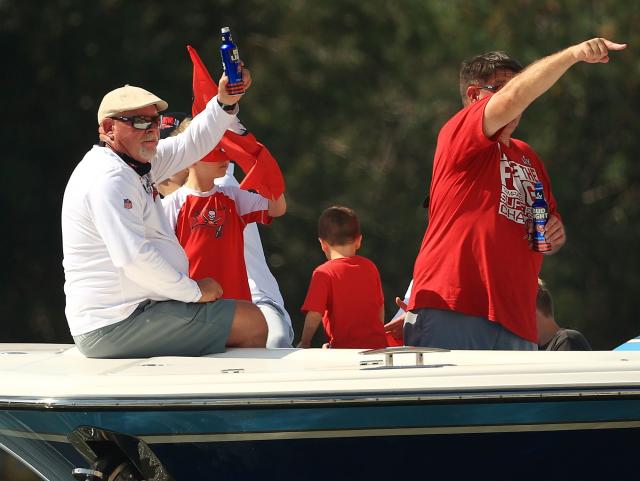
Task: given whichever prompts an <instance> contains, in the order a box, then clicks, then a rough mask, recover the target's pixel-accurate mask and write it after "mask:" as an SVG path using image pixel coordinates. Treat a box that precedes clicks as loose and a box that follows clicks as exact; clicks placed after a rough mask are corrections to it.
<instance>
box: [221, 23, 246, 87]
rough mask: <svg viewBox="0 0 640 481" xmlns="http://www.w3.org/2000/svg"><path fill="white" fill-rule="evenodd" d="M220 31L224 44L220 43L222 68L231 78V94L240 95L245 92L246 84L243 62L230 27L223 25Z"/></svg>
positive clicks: (229, 85)
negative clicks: (243, 80)
mask: <svg viewBox="0 0 640 481" xmlns="http://www.w3.org/2000/svg"><path fill="white" fill-rule="evenodd" d="M220 33H221V34H222V44H221V45H220V56H221V57H222V68H223V69H224V73H225V74H226V76H227V77H228V78H229V84H228V86H227V91H228V92H229V93H230V94H231V95H240V94H242V93H244V84H243V83H242V64H241V63H240V54H239V53H238V47H237V46H236V44H235V43H233V39H232V38H231V29H230V28H229V27H223V28H222V29H221V30H220Z"/></svg>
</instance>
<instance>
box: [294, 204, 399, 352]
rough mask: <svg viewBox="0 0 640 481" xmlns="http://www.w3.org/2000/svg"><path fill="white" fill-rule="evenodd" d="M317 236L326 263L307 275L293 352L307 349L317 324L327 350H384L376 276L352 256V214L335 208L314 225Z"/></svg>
mask: <svg viewBox="0 0 640 481" xmlns="http://www.w3.org/2000/svg"><path fill="white" fill-rule="evenodd" d="M318 237H319V239H318V240H319V241H320V246H321V247H322V251H323V252H324V254H325V256H326V257H327V259H328V260H327V262H325V263H324V264H322V265H321V266H319V267H317V268H316V270H314V271H313V275H312V276H311V284H310V285H309V291H308V292H307V297H306V299H305V301H304V305H303V306H302V309H301V310H302V312H305V313H306V317H305V321H304V328H303V331H302V338H301V340H300V342H299V343H298V347H305V348H306V347H310V346H311V338H312V337H313V335H314V333H315V332H316V330H317V329H318V326H319V325H320V323H321V322H322V324H323V326H324V330H325V333H326V334H327V337H328V338H329V343H328V344H329V347H333V348H356V349H377V348H381V347H386V346H387V341H386V336H385V333H384V328H383V322H384V320H383V319H384V297H383V294H382V283H381V282H380V274H379V273H378V269H377V268H376V266H375V264H374V263H373V262H371V261H370V260H369V259H367V258H365V257H362V256H359V255H356V251H357V250H358V249H359V248H360V244H361V242H362V235H361V234H360V225H359V223H358V218H357V217H356V214H355V212H353V210H351V209H349V208H347V207H341V206H333V207H329V208H328V209H326V210H325V211H324V212H323V213H322V214H321V215H320V219H319V220H318Z"/></svg>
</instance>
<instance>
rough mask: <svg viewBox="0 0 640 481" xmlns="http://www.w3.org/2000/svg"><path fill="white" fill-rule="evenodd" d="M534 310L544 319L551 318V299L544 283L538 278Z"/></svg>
mask: <svg viewBox="0 0 640 481" xmlns="http://www.w3.org/2000/svg"><path fill="white" fill-rule="evenodd" d="M536 310H537V311H540V313H541V314H543V315H544V316H546V317H551V318H553V317H554V315H553V298H552V297H551V293H550V292H549V289H547V285H546V284H545V282H544V281H543V280H542V279H540V278H538V293H537V294H536Z"/></svg>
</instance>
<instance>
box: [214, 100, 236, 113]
mask: <svg viewBox="0 0 640 481" xmlns="http://www.w3.org/2000/svg"><path fill="white" fill-rule="evenodd" d="M216 101H217V102H218V105H219V106H220V107H221V108H222V110H224V111H225V112H231V111H232V110H233V109H235V108H236V105H238V103H237V102H236V103H235V104H231V105H227V104H223V103H222V102H220V100H218V99H216Z"/></svg>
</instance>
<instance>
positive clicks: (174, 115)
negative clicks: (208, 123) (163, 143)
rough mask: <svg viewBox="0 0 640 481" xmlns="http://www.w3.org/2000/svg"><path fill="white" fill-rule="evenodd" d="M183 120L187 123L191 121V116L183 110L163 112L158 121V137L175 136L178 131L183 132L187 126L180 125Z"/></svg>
mask: <svg viewBox="0 0 640 481" xmlns="http://www.w3.org/2000/svg"><path fill="white" fill-rule="evenodd" d="M184 122H187V125H189V123H191V117H190V116H189V115H187V114H186V113H184V112H165V113H163V114H162V120H161V122H160V138H161V139H166V138H167V137H175V136H176V135H178V134H179V133H181V132H184V131H185V129H186V128H187V125H184V126H183V125H182V124H184Z"/></svg>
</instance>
